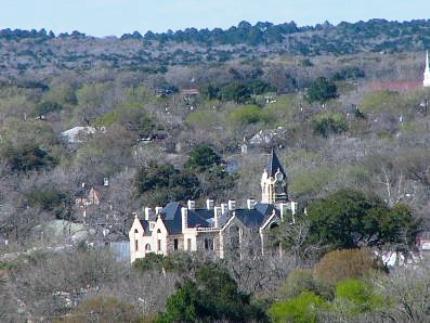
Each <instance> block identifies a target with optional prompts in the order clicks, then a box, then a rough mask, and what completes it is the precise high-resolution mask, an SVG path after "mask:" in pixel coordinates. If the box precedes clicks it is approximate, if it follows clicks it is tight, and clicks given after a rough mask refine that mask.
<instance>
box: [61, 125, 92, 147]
mask: <svg viewBox="0 0 430 323" xmlns="http://www.w3.org/2000/svg"><path fill="white" fill-rule="evenodd" d="M96 131H97V130H96V129H95V128H93V127H74V128H72V129H69V130H66V131H64V132H62V133H61V135H62V136H63V138H64V139H65V140H66V141H67V142H68V143H69V144H78V143H82V142H85V141H86V139H87V137H88V136H90V135H92V134H95V133H96Z"/></svg>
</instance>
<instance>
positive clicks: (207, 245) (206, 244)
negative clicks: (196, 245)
mask: <svg viewBox="0 0 430 323" xmlns="http://www.w3.org/2000/svg"><path fill="white" fill-rule="evenodd" d="M205 249H206V250H209V239H207V238H206V239H205Z"/></svg>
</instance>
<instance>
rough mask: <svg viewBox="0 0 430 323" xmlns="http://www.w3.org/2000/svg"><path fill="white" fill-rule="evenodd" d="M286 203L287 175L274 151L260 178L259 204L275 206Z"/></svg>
mask: <svg viewBox="0 0 430 323" xmlns="http://www.w3.org/2000/svg"><path fill="white" fill-rule="evenodd" d="M287 201H288V183H287V173H286V172H285V170H284V168H283V167H282V165H281V162H280V161H279V158H278V156H277V155H276V152H275V150H274V149H272V153H271V155H270V159H269V161H268V163H267V165H266V167H265V168H264V171H263V176H262V177H261V203H265V204H275V203H278V202H287Z"/></svg>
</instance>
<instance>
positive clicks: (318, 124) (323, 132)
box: [313, 112, 348, 138]
mask: <svg viewBox="0 0 430 323" xmlns="http://www.w3.org/2000/svg"><path fill="white" fill-rule="evenodd" d="M313 129H314V133H315V134H317V135H320V136H322V137H325V138H327V137H328V136H329V135H331V134H341V133H343V132H345V131H348V122H347V120H346V118H345V116H344V115H343V114H341V113H338V112H323V113H320V114H318V115H316V116H315V117H314V119H313Z"/></svg>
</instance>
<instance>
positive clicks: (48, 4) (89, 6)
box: [0, 0, 430, 36]
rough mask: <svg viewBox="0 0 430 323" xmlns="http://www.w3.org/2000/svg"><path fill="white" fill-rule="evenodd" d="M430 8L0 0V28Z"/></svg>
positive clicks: (400, 1)
mask: <svg viewBox="0 0 430 323" xmlns="http://www.w3.org/2000/svg"><path fill="white" fill-rule="evenodd" d="M429 14H430V0H0V28H22V29H31V28H36V29H40V28H46V29H47V30H53V31H54V32H56V33H58V32H66V31H67V32H70V31H73V30H79V31H82V32H85V33H87V34H91V35H95V36H107V35H121V34H123V33H127V32H132V31H134V30H138V31H139V32H141V33H142V34H144V33H145V32H146V31H148V30H152V31H157V32H160V31H166V30H167V29H169V28H170V29H173V30H177V29H183V28H186V27H196V28H205V27H208V28H211V29H212V28H214V27H222V28H227V27H230V26H232V25H236V24H237V23H238V22H239V21H241V20H247V21H250V22H252V23H255V22H257V21H270V22H274V23H280V22H285V21H291V20H294V21H296V23H297V24H299V25H308V24H312V25H313V24H316V23H321V22H324V21H325V20H328V21H330V22H331V23H338V22H340V21H350V22H355V21H358V20H367V19H371V18H385V19H389V20H411V19H427V18H429V16H428V15H429Z"/></svg>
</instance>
